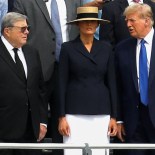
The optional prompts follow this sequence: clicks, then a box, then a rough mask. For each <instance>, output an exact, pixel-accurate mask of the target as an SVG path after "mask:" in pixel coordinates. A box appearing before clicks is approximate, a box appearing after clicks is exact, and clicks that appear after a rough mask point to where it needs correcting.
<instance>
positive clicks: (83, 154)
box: [82, 143, 92, 155]
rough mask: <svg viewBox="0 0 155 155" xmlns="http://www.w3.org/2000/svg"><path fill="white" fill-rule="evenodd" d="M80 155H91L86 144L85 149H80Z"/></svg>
mask: <svg viewBox="0 0 155 155" xmlns="http://www.w3.org/2000/svg"><path fill="white" fill-rule="evenodd" d="M82 155H92V150H91V149H90V147H89V145H88V143H85V147H84V148H83V149H82Z"/></svg>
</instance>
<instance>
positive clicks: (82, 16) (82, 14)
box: [76, 13, 98, 19]
mask: <svg viewBox="0 0 155 155" xmlns="http://www.w3.org/2000/svg"><path fill="white" fill-rule="evenodd" d="M80 18H98V14H97V13H80V14H78V15H77V18H76V19H80Z"/></svg>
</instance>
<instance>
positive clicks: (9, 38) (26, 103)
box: [0, 12, 47, 155]
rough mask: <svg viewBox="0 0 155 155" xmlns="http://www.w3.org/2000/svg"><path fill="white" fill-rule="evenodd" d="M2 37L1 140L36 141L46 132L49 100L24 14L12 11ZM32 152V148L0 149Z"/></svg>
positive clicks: (5, 153) (4, 153)
mask: <svg viewBox="0 0 155 155" xmlns="http://www.w3.org/2000/svg"><path fill="white" fill-rule="evenodd" d="M1 32H2V37H1V39H0V124H1V127H0V142H14V143H23V142H29V143H30V142H37V141H41V140H42V139H43V138H44V137H45V134H46V131H47V129H46V128H47V102H46V98H45V87H44V80H43V75H42V69H41V63H40V59H39V55H38V52H37V51H36V50H34V49H33V48H31V47H30V46H28V45H25V44H26V42H27V35H28V34H29V27H28V25H27V17H26V16H25V15H22V14H19V13H14V12H10V13H8V14H6V16H5V17H4V18H3V21H2V31H1ZM0 154H1V155H21V154H22V155H30V154H35V152H34V151H32V150H31V151H29V150H24V151H22V150H0Z"/></svg>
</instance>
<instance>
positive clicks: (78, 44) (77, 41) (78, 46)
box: [73, 37, 96, 64]
mask: <svg viewBox="0 0 155 155" xmlns="http://www.w3.org/2000/svg"><path fill="white" fill-rule="evenodd" d="M74 43H75V44H76V45H75V44H73V46H74V48H75V49H76V51H77V52H80V53H81V54H82V55H84V56H85V57H87V58H88V59H90V60H91V61H92V62H93V63H95V64H96V61H95V59H94V57H93V54H91V53H89V52H88V51H87V49H86V48H85V46H84V45H83V43H82V41H81V40H80V37H78V38H77V39H75V42H74ZM93 46H94V43H93V45H92V49H94V50H96V49H95V47H93ZM92 49H91V52H92Z"/></svg>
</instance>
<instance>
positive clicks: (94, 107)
mask: <svg viewBox="0 0 155 155" xmlns="http://www.w3.org/2000/svg"><path fill="white" fill-rule="evenodd" d="M113 58H114V57H113V53H112V47H111V46H110V45H109V44H107V43H106V42H103V41H97V40H96V39H94V42H93V46H92V49H91V52H90V53H89V52H88V51H87V50H86V48H85V47H84V45H83V43H82V42H81V40H80V38H79V37H78V38H77V39H75V40H73V41H70V42H66V43H64V44H62V50H61V54H60V65H59V86H60V96H59V98H60V107H59V109H60V116H64V115H65V114H84V115H98V114H110V115H111V116H112V117H116V115H117V114H116V113H117V111H116V100H117V96H116V83H115V74H114V59H113Z"/></svg>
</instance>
